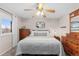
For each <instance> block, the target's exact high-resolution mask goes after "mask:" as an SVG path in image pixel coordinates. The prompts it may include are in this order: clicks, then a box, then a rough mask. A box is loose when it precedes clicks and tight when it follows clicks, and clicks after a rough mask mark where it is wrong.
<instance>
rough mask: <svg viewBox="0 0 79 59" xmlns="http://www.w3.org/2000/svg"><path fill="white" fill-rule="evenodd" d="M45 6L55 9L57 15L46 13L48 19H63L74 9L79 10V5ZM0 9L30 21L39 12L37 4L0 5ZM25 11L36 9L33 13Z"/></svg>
mask: <svg viewBox="0 0 79 59" xmlns="http://www.w3.org/2000/svg"><path fill="white" fill-rule="evenodd" d="M44 6H48V7H51V8H53V9H55V11H56V12H55V13H48V12H46V16H47V18H54V19H55V18H56V19H58V18H61V17H62V16H63V15H65V14H66V13H69V11H71V10H72V9H74V8H78V7H79V4H77V3H45V4H44ZM0 7H1V8H4V9H5V10H8V11H10V12H11V13H13V12H14V13H15V14H16V15H17V16H19V17H21V18H24V19H29V18H32V16H34V14H35V13H36V12H37V10H36V9H35V8H36V4H35V3H0ZM24 9H34V10H32V11H24Z"/></svg>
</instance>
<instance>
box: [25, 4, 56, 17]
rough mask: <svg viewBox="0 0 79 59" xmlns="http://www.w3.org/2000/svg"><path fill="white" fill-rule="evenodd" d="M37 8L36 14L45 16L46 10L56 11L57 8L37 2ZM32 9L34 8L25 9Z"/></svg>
mask: <svg viewBox="0 0 79 59" xmlns="http://www.w3.org/2000/svg"><path fill="white" fill-rule="evenodd" d="M35 9H36V10H37V12H36V15H41V16H43V17H46V12H49V13H55V10H54V9H53V8H50V7H47V6H44V4H43V3H37V4H36V8H35ZM32 10H34V9H24V11H32Z"/></svg>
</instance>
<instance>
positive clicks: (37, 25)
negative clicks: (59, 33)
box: [36, 21, 45, 28]
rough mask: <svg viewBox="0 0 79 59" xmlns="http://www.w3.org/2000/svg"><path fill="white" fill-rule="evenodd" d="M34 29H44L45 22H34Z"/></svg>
mask: <svg viewBox="0 0 79 59" xmlns="http://www.w3.org/2000/svg"><path fill="white" fill-rule="evenodd" d="M36 27H37V28H45V22H43V21H37V22H36Z"/></svg>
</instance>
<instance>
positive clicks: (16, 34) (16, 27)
mask: <svg viewBox="0 0 79 59" xmlns="http://www.w3.org/2000/svg"><path fill="white" fill-rule="evenodd" d="M19 20H20V18H18V17H17V16H13V21H12V34H13V36H12V39H13V40H12V42H13V44H12V45H13V47H15V46H16V45H17V43H18V41H19Z"/></svg>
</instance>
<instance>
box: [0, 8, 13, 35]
mask: <svg viewBox="0 0 79 59" xmlns="http://www.w3.org/2000/svg"><path fill="white" fill-rule="evenodd" d="M0 28H1V33H2V34H3V33H11V32H12V14H10V13H9V12H8V11H6V10H4V9H1V8H0Z"/></svg>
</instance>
